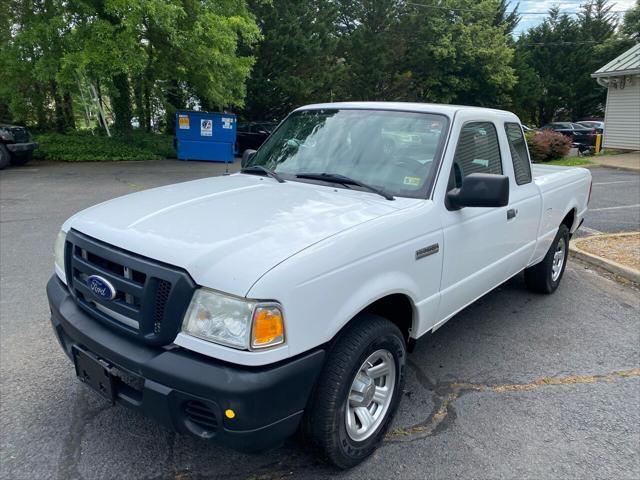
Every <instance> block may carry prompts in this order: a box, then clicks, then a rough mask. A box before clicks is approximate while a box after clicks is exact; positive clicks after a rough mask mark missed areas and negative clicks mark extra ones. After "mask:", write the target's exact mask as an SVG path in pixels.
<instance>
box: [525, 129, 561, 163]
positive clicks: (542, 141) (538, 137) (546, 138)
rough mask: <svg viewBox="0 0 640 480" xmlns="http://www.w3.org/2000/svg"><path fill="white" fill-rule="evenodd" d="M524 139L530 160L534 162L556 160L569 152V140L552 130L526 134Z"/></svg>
mask: <svg viewBox="0 0 640 480" xmlns="http://www.w3.org/2000/svg"><path fill="white" fill-rule="evenodd" d="M526 138H527V145H528V146H529V153H530V154H531V160H532V161H534V162H548V161H550V160H558V159H560V158H563V157H565V156H566V155H567V154H568V153H569V150H571V140H570V139H569V138H567V137H565V136H564V135H563V134H561V133H558V132H554V131H553V130H542V131H540V132H528V133H527V135H526Z"/></svg>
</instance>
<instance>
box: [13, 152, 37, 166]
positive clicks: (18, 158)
mask: <svg viewBox="0 0 640 480" xmlns="http://www.w3.org/2000/svg"><path fill="white" fill-rule="evenodd" d="M32 158H33V151H31V150H29V151H28V152H22V153H14V154H13V155H11V165H24V164H26V163H27V162H29V161H30V160H31V159H32Z"/></svg>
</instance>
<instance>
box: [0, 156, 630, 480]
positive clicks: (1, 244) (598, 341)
mask: <svg viewBox="0 0 640 480" xmlns="http://www.w3.org/2000/svg"><path fill="white" fill-rule="evenodd" d="M223 171H224V167H223V166H221V165H216V164H208V163H183V162H177V161H160V162H139V163H112V164H93V165H92V164H49V165H46V164H38V163H34V164H33V165H31V166H28V167H25V168H19V169H18V168H14V169H7V170H5V171H3V172H1V173H0V478H2V479H41V478H43V479H44V478H52V479H60V480H67V479H87V480H89V479H120V478H135V479H181V480H192V479H209V478H225V479H226V478H237V479H255V480H258V479H263V480H266V479H279V478H304V479H319V478H327V477H331V476H334V475H336V471H335V470H333V469H331V468H329V467H327V466H325V465H324V464H323V463H321V462H319V461H317V460H316V459H315V458H314V457H313V456H312V455H311V454H310V453H309V451H308V449H307V448H305V447H303V446H301V445H299V444H298V443H296V441H294V440H291V441H288V442H287V443H286V444H285V445H283V446H281V447H279V448H277V449H274V450H271V451H269V452H264V453H261V454H252V455H247V454H240V453H236V452H233V451H230V450H227V449H225V448H222V447H218V446H213V445H210V444H208V443H205V442H202V441H200V440H197V439H193V438H190V437H186V436H181V435H177V434H174V433H172V432H170V431H168V430H165V429H163V428H161V427H159V426H157V425H156V424H155V423H153V422H152V421H150V420H147V419H146V418H145V417H143V416H141V415H139V414H137V413H135V412H132V411H130V410H127V409H125V408H123V407H114V408H112V407H109V406H107V405H106V404H105V403H104V402H103V401H102V400H101V399H100V398H98V397H97V396H96V395H95V394H94V393H93V392H91V391H89V390H88V389H87V388H86V387H85V386H84V385H82V384H80V383H79V382H78V381H76V379H75V376H74V371H73V367H72V365H71V364H70V362H69V361H68V359H67V358H66V356H65V355H64V354H63V353H62V350H61V349H60V347H59V346H58V344H57V341H56V340H55V338H54V336H53V333H52V331H51V328H50V326H49V320H48V306H47V301H46V297H45V293H44V287H45V284H46V282H47V280H48V279H49V277H50V275H51V273H52V265H53V253H52V249H53V243H54V239H55V236H56V234H57V232H58V230H59V227H60V225H61V223H62V222H63V221H64V220H65V219H66V218H67V217H68V216H70V215H71V214H72V213H74V212H76V211H78V210H79V209H81V208H84V207H87V206H90V205H92V204H95V203H98V202H100V201H103V200H106V199H109V198H113V197H116V196H119V195H122V194H125V193H129V192H132V191H136V190H140V189H144V188H150V187H153V186H156V185H161V184H168V183H174V182H177V181H183V180H188V179H192V178H198V177H203V176H208V175H212V174H221V173H222V172H223ZM593 173H594V182H596V185H594V191H593V198H592V205H591V206H592V207H593V208H594V209H596V211H594V212H593V213H590V214H589V217H588V219H587V223H586V225H587V226H588V227H590V228H593V229H594V230H599V231H609V230H612V229H613V228H616V227H615V226H616V225H618V222H620V221H622V222H626V221H627V218H628V216H629V215H631V220H630V222H633V219H634V218H637V216H636V217H633V216H632V215H633V211H634V210H633V209H630V208H626V209H614V210H600V212H598V211H597V208H607V207H608V206H619V205H623V204H624V205H627V204H629V205H632V204H633V203H640V201H638V198H637V193H638V187H637V185H638V183H637V182H638V175H637V174H635V176H633V175H632V176H628V175H626V174H624V173H623V174H622V176H618V175H619V174H620V172H617V171H608V170H605V169H594V170H593ZM623 181H624V182H626V181H630V182H636V183H629V184H628V187H624V190H626V189H627V188H628V189H629V191H631V192H632V193H633V190H632V188H634V185H635V189H636V190H635V192H636V197H633V195H631V196H630V197H629V198H627V197H624V198H622V195H626V193H621V192H622V190H623V187H621V185H627V184H615V183H609V185H610V186H611V187H613V188H612V189H611V190H610V189H608V188H605V185H602V186H598V185H597V183H598V182H602V183H603V184H605V183H607V182H623ZM616 185H618V186H617V187H616ZM634 198H635V200H634ZM616 202H618V203H616ZM621 202H628V203H621ZM606 212H609V213H606ZM610 212H617V213H616V214H615V215H618V213H620V212H624V215H625V216H624V217H620V218H622V220H620V219H617V220H616V219H614V220H611V219H610V215H611V213H610ZM630 212H631V213H630ZM635 225H636V228H637V221H636V224H635ZM639 318H640V295H639V292H638V290H635V289H633V288H631V287H629V286H625V285H620V284H618V283H615V282H613V281H612V280H610V279H608V278H605V277H602V276H600V275H598V274H597V273H596V272H594V271H593V270H591V269H589V268H587V267H586V266H585V265H582V264H578V263H575V262H570V264H569V267H568V269H567V272H566V274H565V277H564V280H563V283H562V285H561V286H560V288H559V290H558V291H557V292H556V293H555V294H554V295H552V296H542V295H536V294H532V293H530V292H529V291H527V290H526V289H525V288H524V285H523V281H522V279H521V278H520V277H516V278H514V279H512V280H510V281H509V282H507V283H506V284H504V285H503V286H501V287H499V288H497V289H496V290H494V291H493V292H491V293H490V294H488V295H487V296H486V297H484V298H483V299H481V300H480V301H478V302H476V303H475V304H473V305H472V306H470V307H468V308H467V309H465V310H464V311H463V312H461V313H460V314H458V315H457V316H456V317H454V318H453V319H452V320H451V321H450V322H448V323H447V324H446V325H445V326H444V327H442V328H441V329H440V330H439V331H438V332H436V334H434V335H432V336H431V337H429V338H427V339H424V340H422V341H420V342H419V343H418V346H417V349H416V351H415V352H414V353H413V354H412V355H411V356H410V363H409V374H408V379H407V384H406V389H405V392H404V398H403V400H402V404H401V407H400V411H399V413H398V415H397V417H396V420H395V424H394V426H393V428H392V430H391V431H390V433H389V435H388V436H387V439H386V441H385V442H384V443H383V445H382V446H381V448H380V449H379V450H378V451H377V452H376V453H375V454H374V455H373V456H372V458H370V459H369V460H368V461H367V462H365V463H364V464H363V465H361V466H359V467H357V468H355V469H353V470H351V471H348V472H344V473H339V474H338V475H337V476H339V477H340V478H345V479H361V478H362V479H386V478H393V479H398V478H402V479H405V478H416V479H418V478H420V479H421V478H434V479H450V478H482V479H488V478H491V479H493V478H509V479H510V478H532V479H533V478H535V479H540V478H581V479H584V478H616V479H621V478H624V479H637V478H640V455H639V453H640V324H639V322H638V319H639ZM265 408H268V407H267V406H265Z"/></svg>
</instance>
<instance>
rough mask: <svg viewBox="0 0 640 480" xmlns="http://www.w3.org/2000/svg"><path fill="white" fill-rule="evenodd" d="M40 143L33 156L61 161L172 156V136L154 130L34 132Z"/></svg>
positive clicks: (140, 158) (173, 151)
mask: <svg viewBox="0 0 640 480" xmlns="http://www.w3.org/2000/svg"><path fill="white" fill-rule="evenodd" d="M34 138H35V141H36V142H38V144H39V146H38V148H37V149H36V150H34V152H33V156H34V158H39V159H42V160H57V161H62V162H103V161H120V160H158V159H162V158H175V156H176V152H175V150H174V148H173V137H172V136H170V135H159V134H155V133H145V132H132V133H130V134H128V135H123V136H113V137H106V136H104V135H98V134H96V135H91V132H88V131H80V132H73V133H68V134H60V133H43V134H34Z"/></svg>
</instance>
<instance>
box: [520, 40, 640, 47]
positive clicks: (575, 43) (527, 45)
mask: <svg viewBox="0 0 640 480" xmlns="http://www.w3.org/2000/svg"><path fill="white" fill-rule="evenodd" d="M606 41H607V42H628V41H629V40H628V39H626V38H609V39H607V40H606ZM594 43H603V42H601V41H599V40H584V41H578V42H562V41H560V42H539V43H535V42H534V43H524V44H523V45H524V46H526V47H547V46H550V45H588V44H594Z"/></svg>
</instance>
